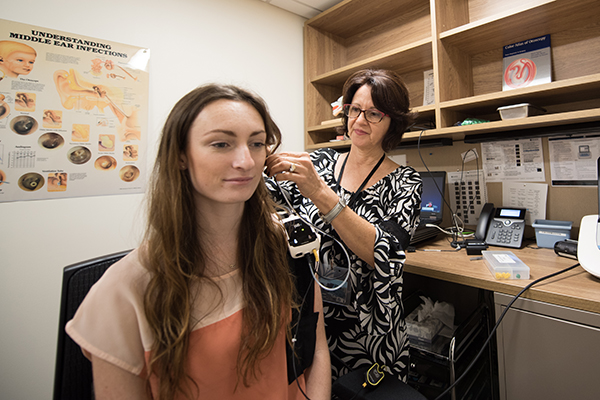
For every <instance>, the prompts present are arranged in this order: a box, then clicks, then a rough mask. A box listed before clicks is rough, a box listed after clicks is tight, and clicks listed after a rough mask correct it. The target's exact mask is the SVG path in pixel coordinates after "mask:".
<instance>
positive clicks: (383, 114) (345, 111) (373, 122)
mask: <svg viewBox="0 0 600 400" xmlns="http://www.w3.org/2000/svg"><path fill="white" fill-rule="evenodd" d="M350 107H354V108H356V109H358V110H359V113H358V115H357V116H356V117H351V116H349V115H348V112H349V111H350ZM342 109H343V110H344V115H345V116H346V117H348V118H352V119H356V118H358V117H360V114H361V113H362V114H363V115H364V117H365V119H366V120H367V122H370V123H372V124H378V123H380V122H381V121H382V120H383V119H384V118H385V117H389V115H387V114H386V113H384V112H381V111H379V110H378V109H376V108H369V109H368V110H361V109H360V108H358V107H357V106H355V105H354V104H344V106H343V108H342ZM367 111H371V112H377V113H379V114H381V118H379V120H378V121H371V120H370V119H369V118H367Z"/></svg>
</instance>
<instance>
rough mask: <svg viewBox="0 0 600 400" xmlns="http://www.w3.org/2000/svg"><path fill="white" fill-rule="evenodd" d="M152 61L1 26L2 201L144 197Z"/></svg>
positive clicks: (101, 45) (117, 47) (127, 51)
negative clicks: (149, 66) (122, 196)
mask: <svg viewBox="0 0 600 400" xmlns="http://www.w3.org/2000/svg"><path fill="white" fill-rule="evenodd" d="M149 57H150V50H148V49H145V48H140V47H134V46H129V45H125V44H120V43H115V42H109V41H106V40H103V39H95V38H89V37H85V36H82V35H78V34H73V33H66V32H61V31H57V30H54V29H47V28H40V27H36V26H31V25H26V24H21V23H17V22H11V21H6V20H1V19H0V202H5V201H20V200H43V199H57V198H64V197H79V196H94V195H113V194H123V193H126V194H130V193H140V192H143V191H144V186H145V184H144V182H145V174H146V171H145V165H146V162H145V160H146V143H147V140H148V122H147V120H148V61H149Z"/></svg>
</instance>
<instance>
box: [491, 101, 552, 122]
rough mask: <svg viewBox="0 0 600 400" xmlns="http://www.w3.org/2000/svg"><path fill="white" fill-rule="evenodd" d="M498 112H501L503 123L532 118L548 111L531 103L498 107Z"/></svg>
mask: <svg viewBox="0 0 600 400" xmlns="http://www.w3.org/2000/svg"><path fill="white" fill-rule="evenodd" d="M497 110H498V112H500V118H502V120H503V121H504V120H507V119H517V118H526V117H532V116H534V115H540V114H543V113H545V112H546V109H544V108H542V107H537V106H534V105H533V104H529V103H521V104H513V105H511V106H504V107H498V108H497Z"/></svg>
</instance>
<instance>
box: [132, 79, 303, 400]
mask: <svg viewBox="0 0 600 400" xmlns="http://www.w3.org/2000/svg"><path fill="white" fill-rule="evenodd" d="M220 99H227V100H233V101H241V102H246V103H248V104H250V105H251V106H253V107H254V108H255V109H256V110H257V111H258V112H259V114H260V115H261V116H262V119H263V122H264V124H265V130H266V132H267V141H266V143H267V145H268V147H269V149H270V151H271V152H274V151H275V149H276V148H277V147H278V146H279V145H280V143H281V132H280V130H279V128H278V127H277V125H276V124H275V122H274V121H273V119H272V118H271V116H270V115H269V112H268V110H267V107H266V104H265V103H264V101H263V100H262V99H261V98H260V97H258V96H257V95H254V94H252V93H251V92H248V91H246V90H243V89H240V88H238V87H235V86H231V85H217V84H209V85H205V86H201V87H199V88H197V89H195V90H193V91H191V92H190V93H188V94H187V95H185V96H184V97H183V98H182V99H181V100H179V101H178V102H177V104H176V105H175V106H174V107H173V110H172V111H171V113H170V114H169V116H168V118H167V121H166V122H165V125H164V128H163V131H162V136H161V139H160V144H159V149H158V155H157V159H156V163H155V166H154V170H153V175H152V177H151V179H150V188H149V201H148V226H147V229H146V235H145V244H146V245H145V246H144V249H145V250H144V253H143V254H144V258H143V262H144V264H145V266H146V267H147V268H148V269H149V271H150V273H151V279H150V283H149V285H148V287H147V289H146V293H145V297H144V308H145V313H146V317H147V319H148V323H149V326H150V329H151V330H152V333H153V335H154V345H153V347H152V351H151V358H150V361H149V364H150V365H149V372H148V379H147V387H148V389H149V390H150V376H151V375H155V376H156V378H157V379H158V381H159V399H160V400H165V399H168V400H170V399H172V398H173V397H174V396H175V394H176V393H177V392H178V391H179V392H182V393H184V394H185V395H186V396H188V397H193V388H194V387H195V388H196V390H197V386H196V385H195V383H194V382H191V378H190V377H189V376H188V375H187V373H186V370H185V365H186V360H187V350H188V344H189V335H190V332H191V330H192V328H193V324H194V322H193V321H192V319H191V315H192V308H193V304H192V302H193V299H192V293H191V284H192V283H193V282H196V281H197V280H198V279H209V278H207V277H206V276H205V274H204V260H206V259H207V254H208V250H207V249H205V248H203V246H202V244H200V245H198V244H199V243H200V239H199V235H200V229H201V228H200V227H199V226H198V221H197V220H196V218H195V216H196V210H195V205H194V201H193V186H192V183H191V180H190V177H189V173H188V171H187V170H182V169H181V168H180V160H181V158H180V155H181V154H182V153H183V152H184V151H185V149H186V146H187V141H188V133H189V130H190V127H191V126H192V123H193V122H194V120H195V119H196V117H197V116H198V114H199V113H200V112H201V111H202V110H203V109H204V107H206V106H207V105H208V104H210V103H212V102H214V101H216V100H220ZM274 211H275V209H274V205H273V203H272V200H271V197H270V196H269V194H268V191H267V188H266V186H265V183H264V181H262V180H261V182H260V183H259V185H258V188H257V189H256V191H255V192H254V194H253V195H252V197H251V198H250V199H249V200H247V201H246V205H245V208H244V213H243V216H242V221H241V224H240V233H239V238H238V249H237V251H238V254H239V260H243V264H242V265H240V270H241V276H242V282H243V298H244V301H245V307H244V310H243V323H242V326H243V328H242V329H243V332H242V337H241V346H240V351H239V353H238V363H237V367H238V382H239V381H242V382H243V384H244V385H246V386H248V385H249V384H250V382H251V380H252V379H255V378H257V377H258V376H259V375H260V371H259V370H258V365H259V362H260V360H261V359H262V358H264V357H265V356H266V355H267V354H268V353H269V352H270V351H271V349H272V348H273V345H274V343H275V340H276V338H277V336H278V334H279V333H280V332H281V330H282V328H286V329H287V328H288V327H287V325H286V324H287V322H288V319H289V315H288V313H289V310H290V307H291V305H292V298H293V295H292V291H293V285H292V278H291V276H290V273H289V269H288V264H287V257H286V254H287V245H286V242H285V237H284V233H283V230H282V229H280V227H278V226H277V225H276V224H274V223H273V221H274V220H273V213H274ZM286 310H287V311H286ZM190 383H191V385H190Z"/></svg>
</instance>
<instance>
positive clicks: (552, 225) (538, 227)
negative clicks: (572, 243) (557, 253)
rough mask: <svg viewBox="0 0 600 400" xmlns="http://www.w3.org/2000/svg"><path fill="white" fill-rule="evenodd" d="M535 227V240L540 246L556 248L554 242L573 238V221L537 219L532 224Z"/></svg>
mask: <svg viewBox="0 0 600 400" xmlns="http://www.w3.org/2000/svg"><path fill="white" fill-rule="evenodd" d="M531 226H533V227H534V228H535V240H536V241H537V245H538V247H547V248H550V249H553V248H554V243H556V242H560V241H561V240H565V239H571V226H573V222H571V221H552V220H549V219H536V220H535V221H534V222H533V225H531Z"/></svg>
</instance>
